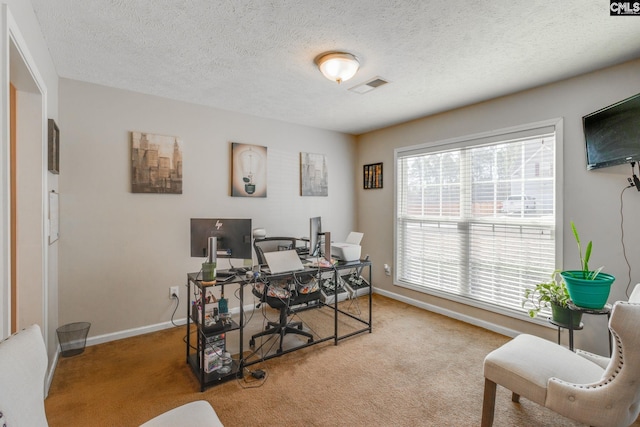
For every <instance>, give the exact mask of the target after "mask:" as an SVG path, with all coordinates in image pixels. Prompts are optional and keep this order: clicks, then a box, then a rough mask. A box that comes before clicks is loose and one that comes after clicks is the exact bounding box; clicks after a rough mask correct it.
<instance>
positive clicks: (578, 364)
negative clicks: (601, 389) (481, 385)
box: [484, 334, 604, 406]
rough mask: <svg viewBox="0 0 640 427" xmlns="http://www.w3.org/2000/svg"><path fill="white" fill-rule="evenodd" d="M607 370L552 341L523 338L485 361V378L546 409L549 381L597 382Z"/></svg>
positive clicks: (504, 347) (520, 336)
mask: <svg viewBox="0 0 640 427" xmlns="http://www.w3.org/2000/svg"><path fill="white" fill-rule="evenodd" d="M603 373H604V370H603V369H602V368H601V367H600V366H598V365H596V364H595V363H593V362H591V361H589V360H587V359H585V358H583V357H580V356H578V355H577V354H575V353H574V352H572V351H571V350H569V349H567V348H566V347H562V346H560V345H557V344H555V343H553V342H551V341H548V340H545V339H542V338H539V337H536V336H533V335H527V334H522V335H518V336H517V337H516V338H514V339H513V340H511V341H509V342H508V343H506V344H505V345H503V346H502V347H499V348H497V349H496V350H494V351H492V352H491V353H489V354H488V355H487V357H486V358H485V360H484V376H485V378H487V379H489V380H491V381H493V382H495V383H496V384H500V385H501V386H503V387H506V388H507V389H509V390H511V391H512V392H514V393H517V394H519V395H520V396H522V397H525V398H527V399H529V400H531V401H533V402H536V403H538V404H539V405H542V406H544V405H545V398H546V394H547V382H548V380H549V378H552V377H555V378H560V379H562V380H564V381H568V382H571V383H576V384H589V383H592V382H596V381H598V380H599V379H600V378H601V377H602V375H603Z"/></svg>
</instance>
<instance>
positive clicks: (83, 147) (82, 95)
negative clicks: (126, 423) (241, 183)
mask: <svg viewBox="0 0 640 427" xmlns="http://www.w3.org/2000/svg"><path fill="white" fill-rule="evenodd" d="M59 108H60V123H59V126H60V135H61V140H60V240H59V242H60V251H59V263H60V277H59V280H60V324H64V323H69V322H74V321H88V322H91V323H92V326H91V331H90V337H92V336H93V337H95V336H102V335H105V334H118V333H120V332H122V331H128V330H130V329H136V328H141V329H144V328H146V327H148V326H150V325H157V324H161V323H163V322H168V321H169V319H170V316H171V313H172V310H173V305H172V301H171V300H170V299H169V298H168V295H169V286H172V285H181V286H180V292H181V296H182V298H181V305H180V308H179V309H178V310H179V311H178V313H177V316H176V318H178V319H181V318H184V317H185V311H186V306H185V299H186V298H185V297H186V290H185V288H184V286H182V285H184V284H185V283H186V274H187V273H188V272H193V271H197V270H198V269H199V268H200V264H201V262H202V259H198V258H191V257H190V256H189V220H190V218H207V217H209V218H211V217H236V218H251V219H252V220H253V226H254V228H256V227H263V228H266V230H267V232H268V234H269V235H271V236H275V235H292V236H307V235H308V234H309V231H308V230H309V217H311V216H318V215H320V216H322V221H323V228H324V229H325V230H328V231H331V232H332V235H333V236H336V237H337V238H338V239H339V238H340V237H339V236H344V237H346V234H347V233H348V232H349V231H351V230H352V229H353V227H354V223H355V201H354V199H353V188H354V185H355V183H354V174H353V164H354V162H355V139H354V138H353V137H351V136H347V135H344V134H340V133H336V132H329V131H324V130H318V129H313V128H308V127H303V126H297V125H290V124H286V123H282V122H278V121H273V120H265V119H260V118H256V117H252V116H247V115H242V114H235V113H230V112H225V111H222V110H217V109H213V108H208V107H203V106H198V105H193V104H188V103H183V102H176V101H171V100H167V99H162V98H157V97H153V96H147V95H142V94H137V93H132V92H127V91H123V90H118V89H113V88H107V87H103V86H97V85H92V84H87V83H81V82H78V81H72V80H65V79H61V80H60V105H59ZM130 131H142V132H148V133H155V134H160V135H172V136H178V137H180V138H181V139H182V140H183V158H184V166H183V194H181V195H175V194H133V193H131V191H130V169H131V165H130V163H131V160H130V158H131V152H130V135H129V132H130ZM231 142H241V143H247V144H256V145H262V146H266V147H267V150H268V151H267V156H268V169H267V173H268V188H267V197H266V198H241V197H231V196H230V143H231ZM300 152H310V153H320V154H325V155H326V157H327V162H328V170H329V196H328V197H301V196H300V166H299V162H300V160H299V159H300ZM344 237H343V238H344ZM227 295H228V294H227ZM230 304H231V306H234V305H237V301H234V300H233V299H232V300H231V301H230ZM120 335H122V334H120Z"/></svg>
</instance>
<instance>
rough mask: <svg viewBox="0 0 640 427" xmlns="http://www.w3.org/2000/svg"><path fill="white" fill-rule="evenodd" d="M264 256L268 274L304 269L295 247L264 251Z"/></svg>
mask: <svg viewBox="0 0 640 427" xmlns="http://www.w3.org/2000/svg"><path fill="white" fill-rule="evenodd" d="M264 257H265V259H266V261H267V266H268V267H269V271H268V272H269V273H270V274H281V273H289V272H293V271H300V270H304V266H303V265H302V261H300V257H299V256H298V252H297V251H296V250H295V249H291V250H288V251H274V252H265V253H264Z"/></svg>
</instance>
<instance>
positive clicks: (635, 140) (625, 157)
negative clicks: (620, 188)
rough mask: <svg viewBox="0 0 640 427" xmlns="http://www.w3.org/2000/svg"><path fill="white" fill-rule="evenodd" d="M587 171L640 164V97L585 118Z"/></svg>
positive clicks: (626, 100) (623, 101)
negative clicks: (634, 163)
mask: <svg viewBox="0 0 640 427" xmlns="http://www.w3.org/2000/svg"><path fill="white" fill-rule="evenodd" d="M582 124H583V128H584V137H585V142H586V149H587V169H588V170H591V169H597V168H603V167H607V166H615V165H621V164H624V163H629V162H637V161H640V94H637V95H635V96H632V97H631V98H627V99H625V100H622V101H620V102H618V103H616V104H613V105H610V106H608V107H605V108H603V109H601V110H598V111H596V112H594V113H591V114H588V115H586V116H584V117H583V118H582Z"/></svg>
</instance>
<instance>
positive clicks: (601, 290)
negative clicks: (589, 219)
mask: <svg viewBox="0 0 640 427" xmlns="http://www.w3.org/2000/svg"><path fill="white" fill-rule="evenodd" d="M571 231H572V232H573V237H574V238H575V240H576V244H577V245H578V255H579V257H580V270H566V271H562V272H561V273H560V274H561V275H562V278H563V279H564V281H565V282H566V286H567V290H568V292H569V296H570V297H571V300H572V301H573V303H574V304H575V305H577V306H579V307H584V308H591V309H596V310H600V309H602V307H604V305H605V304H606V303H607V299H608V298H609V293H610V291H611V284H612V283H613V281H614V280H616V278H615V277H613V276H612V275H610V274H607V273H603V272H602V267H600V268H598V269H596V270H591V269H590V268H589V259H590V258H591V250H592V248H593V242H591V241H589V243H588V244H587V246H586V249H585V251H584V255H583V254H582V244H581V242H580V235H579V234H578V229H577V228H576V225H575V224H574V222H573V221H571Z"/></svg>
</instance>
